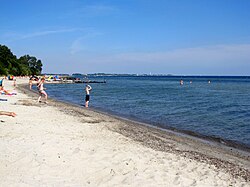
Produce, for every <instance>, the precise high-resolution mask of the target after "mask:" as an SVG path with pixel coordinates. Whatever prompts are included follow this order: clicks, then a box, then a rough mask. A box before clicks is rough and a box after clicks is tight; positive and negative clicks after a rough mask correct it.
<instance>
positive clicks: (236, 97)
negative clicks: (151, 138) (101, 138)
mask: <svg viewBox="0 0 250 187" xmlns="http://www.w3.org/2000/svg"><path fill="white" fill-rule="evenodd" d="M89 79H90V80H99V81H100V80H101V81H102V80H104V79H105V80H106V81H107V83H106V84H91V86H92V88H93V90H92V92H91V100H90V107H93V108H95V109H98V110H102V111H105V112H110V113H112V114H116V115H118V116H122V117H127V118H130V119H134V120H138V121H142V122H147V123H149V124H151V125H156V126H160V127H162V128H174V129H177V130H181V131H187V132H189V131H190V132H194V133H196V134H200V135H205V136H207V137H212V138H218V139H222V140H229V141H233V142H236V143H239V144H242V145H243V144H244V145H246V146H248V147H250V77H171V76H165V77H164V76H163V77H155V76H148V77H146V76H142V77H140V76H138V77H136V76H130V77H92V78H91V77H90V78H89ZM180 79H183V80H184V84H183V85H182V86H181V85H180ZM209 80H210V81H211V83H210V84H209V83H208V81H209ZM190 81H192V83H190ZM45 87H46V88H47V92H48V94H49V96H50V97H52V98H55V99H57V100H62V101H67V102H71V103H74V104H77V105H80V106H83V105H84V97H85V92H84V87H85V84H53V85H52V84H50V85H49V84H47V85H45Z"/></svg>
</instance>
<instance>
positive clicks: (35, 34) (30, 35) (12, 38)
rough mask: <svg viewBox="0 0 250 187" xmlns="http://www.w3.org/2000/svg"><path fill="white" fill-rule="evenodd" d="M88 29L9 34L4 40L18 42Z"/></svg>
mask: <svg viewBox="0 0 250 187" xmlns="http://www.w3.org/2000/svg"><path fill="white" fill-rule="evenodd" d="M85 30H86V29H80V28H71V29H57V30H42V31H36V32H31V33H26V34H20V33H11V32H10V33H8V34H5V35H4V38H9V41H16V40H24V39H28V38H35V37H40V36H46V35H51V34H58V33H70V32H76V31H85Z"/></svg>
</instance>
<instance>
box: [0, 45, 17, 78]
mask: <svg viewBox="0 0 250 187" xmlns="http://www.w3.org/2000/svg"><path fill="white" fill-rule="evenodd" d="M0 68H1V70H0V74H3V75H7V74H9V73H12V72H16V69H17V68H18V65H17V58H16V56H15V55H14V54H13V53H12V52H11V50H10V49H9V48H8V47H7V46H5V45H0Z"/></svg>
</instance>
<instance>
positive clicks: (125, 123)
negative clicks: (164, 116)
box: [0, 84, 250, 186]
mask: <svg viewBox="0 0 250 187" xmlns="http://www.w3.org/2000/svg"><path fill="white" fill-rule="evenodd" d="M27 87H28V86H27V85H24V84H19V85H18V90H19V91H20V93H23V94H25V95H26V99H20V98H19V102H20V103H21V104H20V105H22V106H24V107H25V108H27V110H28V108H29V107H40V108H43V107H46V108H48V107H49V108H50V107H51V108H52V109H54V110H55V109H56V110H57V112H60V113H63V114H64V115H65V116H71V117H72V118H74V119H77V121H80V122H81V123H83V124H85V123H86V124H88V125H90V126H91V127H93V126H94V127H95V128H100V127H99V125H100V124H104V125H101V127H102V129H105V132H106V131H107V132H108V133H111V135H115V136H118V137H119V138H120V139H124V140H126V141H127V142H128V143H130V144H133V145H134V144H135V145H136V146H138V147H139V149H140V150H141V149H147V150H148V151H149V150H153V151H156V152H158V154H163V155H164V154H173V155H175V156H176V157H178V158H179V159H184V160H185V159H186V160H188V161H189V162H192V163H193V162H195V163H196V162H197V163H200V164H204V165H206V166H208V167H211V168H214V170H215V171H217V170H218V171H219V172H221V171H222V172H225V174H226V175H227V174H228V175H229V176H231V177H230V180H232V181H234V182H233V183H235V184H236V183H237V182H239V181H240V183H241V184H243V185H246V186H247V185H248V184H249V181H250V174H249V171H250V158H249V152H248V151H242V150H237V149H234V148H231V147H228V146H225V145H223V144H219V143H216V142H212V143H211V142H210V141H206V140H205V141H202V140H201V139H200V138H194V137H192V136H189V135H184V134H182V133H179V132H174V131H171V130H164V131H163V130H162V129H160V128H157V127H152V126H149V125H147V124H143V123H139V122H135V121H132V120H128V119H122V118H120V117H117V116H112V115H110V114H105V113H102V112H98V111H95V110H92V109H85V108H82V107H79V106H75V105H73V104H68V103H65V102H61V101H56V100H54V99H49V104H48V105H46V104H41V105H40V106H37V105H39V104H37V103H35V99H36V98H37V94H36V93H35V92H34V91H30V90H29V89H28V88H27ZM18 96H19V95H17V97H18ZM16 102H18V101H16ZM17 113H18V112H17ZM48 115H49V114H48ZM51 115H52V116H53V114H51ZM12 120H13V119H12ZM65 123H66V122H65ZM81 123H80V124H81ZM96 126H97V127H96ZM95 133H96V132H95ZM96 135H97V137H98V133H97V134H96ZM1 137H3V136H1ZM111 139H112V138H111ZM131 141H132V142H133V143H131ZM114 142H115V140H114ZM122 142H123V141H122ZM92 143H93V142H92ZM123 143H125V142H123ZM130 144H129V145H130ZM117 146H119V145H117ZM110 154H111V153H110ZM1 160H2V159H1ZM160 160H161V159H160ZM160 160H157V161H160ZM163 160H164V161H166V160H165V159H163ZM166 162H167V161H166ZM0 163H2V162H0ZM174 163H175V162H174ZM177 165H178V163H177ZM190 165H191V164H190ZM190 175H191V174H190ZM197 180H199V179H197ZM227 180H228V179H226V180H225V181H224V182H226V181H227ZM217 182H218V181H217ZM196 183H197V186H202V185H201V184H200V185H199V183H198V182H197V181H196ZM130 184H132V186H133V185H134V184H136V183H130ZM166 184H167V182H166ZM237 184H238V183H237ZM207 185H209V184H207ZM210 185H211V186H216V185H213V184H210ZM156 186H157V185H156ZM176 186H178V184H177V183H176ZM179 186H182V185H181V183H180V184H179ZM193 186H195V185H193Z"/></svg>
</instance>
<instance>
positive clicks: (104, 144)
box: [0, 80, 250, 187]
mask: <svg viewBox="0 0 250 187" xmlns="http://www.w3.org/2000/svg"><path fill="white" fill-rule="evenodd" d="M23 81H24V80H18V83H20V82H23ZM25 81H26V82H27V83H28V81H27V80H25ZM4 83H5V87H6V88H7V89H13V86H12V82H11V81H4ZM0 98H7V99H8V101H7V102H3V101H1V102H0V110H5V111H13V112H16V113H17V116H16V117H15V118H12V117H9V116H0V120H2V121H1V122H0V186H4V187H5V186H143V187H144V186H182V187H183V186H202V187H204V186H209V187H210V186H250V184H249V182H246V181H244V180H243V179H241V178H234V177H232V176H231V175H230V174H229V173H227V172H226V171H224V170H223V169H217V168H215V166H213V165H209V164H206V163H201V162H198V161H196V160H192V159H189V158H184V157H182V156H180V155H178V154H174V153H168V152H161V151H155V150H153V149H151V148H149V147H145V146H143V145H142V144H140V143H139V142H136V141H134V140H132V139H130V138H129V137H125V136H123V135H121V134H119V133H116V132H114V131H110V130H108V128H107V126H108V125H109V124H108V122H105V121H100V122H98V123H97V122H96V123H93V121H91V120H92V119H91V118H90V117H88V116H86V117H84V116H83V117H81V118H78V117H76V116H72V115H70V114H65V113H64V112H62V111H59V110H58V109H57V108H55V107H53V106H50V105H46V104H39V103H37V102H36V100H35V99H34V98H32V97H29V96H27V95H24V94H22V93H20V92H19V91H17V95H16V96H3V95H2V96H0ZM29 105H30V106H29ZM95 120H97V119H95ZM3 121H4V122H3ZM109 123H114V122H112V121H110V122H109ZM112 125H116V124H112Z"/></svg>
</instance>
